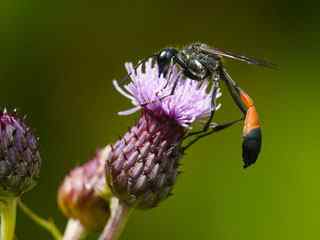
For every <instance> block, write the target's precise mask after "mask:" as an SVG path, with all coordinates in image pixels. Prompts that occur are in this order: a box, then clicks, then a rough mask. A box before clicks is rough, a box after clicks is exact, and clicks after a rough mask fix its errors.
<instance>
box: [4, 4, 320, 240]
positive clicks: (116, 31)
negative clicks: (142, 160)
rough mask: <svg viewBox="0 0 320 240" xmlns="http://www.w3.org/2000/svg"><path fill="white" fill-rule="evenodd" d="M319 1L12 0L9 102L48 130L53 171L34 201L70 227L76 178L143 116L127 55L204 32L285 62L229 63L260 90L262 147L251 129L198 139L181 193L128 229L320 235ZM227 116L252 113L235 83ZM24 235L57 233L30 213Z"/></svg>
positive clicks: (46, 158)
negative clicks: (77, 169) (60, 203)
mask: <svg viewBox="0 0 320 240" xmlns="http://www.w3.org/2000/svg"><path fill="white" fill-rule="evenodd" d="M319 7H320V4H319V1H304V2H301V1H276V0H270V1H263V0H256V1H253V0H251V1H229V0H225V1H213V0H207V1H182V0H180V1H169V0H164V1H147V0H145V1H106V0H104V1H102V0H91V1H82V0H80V1H59V0H58V1H40V0H29V1H21V0H2V1H1V3H0V15H1V21H0V82H1V84H0V87H1V94H0V105H1V106H7V107H8V108H10V109H13V108H15V107H17V108H18V109H20V111H21V112H22V113H26V114H28V116H29V118H28V121H29V123H30V124H31V125H32V126H33V127H34V128H35V129H36V133H37V134H38V135H39V136H40V137H41V153H42V157H43V166H42V172H41V173H42V174H41V181H40V182H39V184H38V186H37V187H36V188H35V189H34V190H32V191H31V192H29V193H27V194H26V195H25V197H24V201H25V202H26V203H27V204H28V205H29V206H31V207H32V208H33V209H34V210H36V211H37V212H38V213H40V214H41V215H43V216H47V217H52V218H54V219H55V221H56V222H57V223H58V225H59V227H60V228H61V229H62V228H63V227H64V224H65V222H66V219H65V218H64V217H63V216H62V215H61V213H60V212H59V210H58V209H57V206H56V191H57V188H58V186H59V184H60V182H61V180H62V179H63V176H64V175H65V174H66V173H67V172H68V171H69V170H70V169H71V168H72V167H73V166H75V165H76V164H79V163H82V162H84V161H86V160H87V159H88V158H90V157H91V156H92V155H93V154H94V152H95V150H96V148H97V147H102V146H104V145H105V144H107V143H110V142H113V141H115V139H117V137H118V136H119V135H122V134H123V133H124V132H125V131H126V129H127V127H128V126H130V125H132V123H133V122H134V120H135V119H136V118H137V115H135V116H130V117H121V116H117V114H116V113H117V111H119V110H123V109H127V108H129V107H130V103H129V102H128V101H127V100H126V99H125V98H123V97H122V96H120V94H118V93H117V92H116V91H115V90H114V89H113V88H112V85H111V80H112V79H114V78H118V79H119V78H121V77H122V76H124V74H125V71H124V68H123V63H124V62H125V61H137V60H138V59H141V58H143V57H144V56H148V55H150V53H153V52H155V51H157V50H159V49H161V48H163V47H165V46H168V45H169V46H170V45H174V46H183V45H184V44H187V43H190V42H194V41H202V42H205V43H208V44H210V45H213V46H217V47H219V48H224V49H229V50H234V51H237V52H243V53H246V54H248V55H252V56H256V57H259V58H266V59H269V60H270V61H272V62H274V63H276V64H278V65H279V68H280V70H278V71H273V70H269V69H263V68H258V67H256V66H249V65H245V64H241V63H237V62H232V61H227V62H226V66H227V68H228V69H229V72H230V74H231V75H232V76H233V78H234V79H235V80H236V81H237V82H238V83H239V84H240V85H241V86H242V87H243V88H244V89H245V90H246V91H247V92H248V93H249V94H250V95H251V96H252V97H253V98H254V100H255V102H256V106H257V108H258V110H259V112H260V117H261V119H262V124H263V150H262V154H261V156H260V158H259V160H258V162H257V163H256V165H254V166H253V167H251V168H250V169H248V170H243V169H242V162H241V126H240V125H238V126H235V127H233V128H231V129H228V130H226V131H224V132H221V133H219V134H217V135H215V136H211V137H210V138H206V139H204V140H202V141H201V142H199V144H197V145H195V146H194V147H193V148H192V149H190V151H189V152H188V154H187V155H186V156H185V158H184V159H183V172H184V173H183V174H182V175H181V176H180V178H179V181H178V183H177V185H176V188H175V194H174V196H173V197H171V198H170V199H168V200H167V201H165V202H163V203H162V204H161V205H160V206H159V207H158V208H156V209H153V210H150V211H136V212H135V213H134V214H133V215H132V218H131V219H130V221H129V223H128V225H127V228H126V229H125V232H124V234H123V236H122V239H130V240H134V239H139V240H142V239H154V240H156V239H218V240H235V239H237V240H240V239H245V240H251V239H252V240H256V239H259V240H263V239H268V240H270V239H290V240H294V239H316V238H318V236H319V227H320V217H319V216H320V192H319V187H318V186H319V184H320V174H319V172H320V161H319V148H318V146H319V139H318V136H319V134H320V130H319V127H318V119H319V117H320V116H319V115H320V114H319V111H318V101H319V100H318V97H319V96H320V94H319V91H320V90H319V87H320V83H319V79H318V78H319V77H318V76H319V70H320V69H319V67H318V63H319V53H320V51H319V50H320V49H319V40H320V32H319V23H320V16H319V11H318V10H319ZM224 93H225V94H224V96H223V98H222V99H221V102H222V104H223V106H222V108H221V110H220V111H219V113H218V114H217V118H216V120H217V121H223V120H231V119H236V118H238V117H239V116H240V113H239V111H238V110H237V108H236V107H235V106H234V104H233V103H232V101H231V99H230V97H229V96H228V94H227V93H226V91H224ZM17 237H18V239H22V240H24V239H50V236H49V235H48V234H47V233H46V232H45V231H44V230H43V229H41V228H39V227H38V226H37V225H35V224H34V223H33V222H31V221H30V220H29V219H28V218H27V217H26V216H25V215H23V213H21V212H20V213H19V216H18V225H17Z"/></svg>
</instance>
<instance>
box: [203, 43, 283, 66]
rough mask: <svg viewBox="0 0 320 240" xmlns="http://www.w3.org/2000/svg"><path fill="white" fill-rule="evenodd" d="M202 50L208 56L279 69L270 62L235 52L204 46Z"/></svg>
mask: <svg viewBox="0 0 320 240" xmlns="http://www.w3.org/2000/svg"><path fill="white" fill-rule="evenodd" d="M200 50H201V51H203V52H205V53H208V54H214V55H218V56H221V57H226V58H230V59H234V60H238V61H241V62H245V63H248V64H254V65H259V66H262V67H267V68H273V69H277V66H276V65H275V64H273V63H271V62H268V61H266V60H262V59H256V58H253V57H247V56H244V55H241V54H237V53H233V52H230V51H226V50H221V49H217V48H210V47H207V46H204V45H202V46H200Z"/></svg>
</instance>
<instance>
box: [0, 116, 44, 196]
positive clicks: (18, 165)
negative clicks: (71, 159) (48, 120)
mask: <svg viewBox="0 0 320 240" xmlns="http://www.w3.org/2000/svg"><path fill="white" fill-rule="evenodd" d="M38 149H39V147H38V141H37V138H36V137H35V136H34V134H33V133H32V131H31V130H30V128H29V127H28V126H27V125H26V124H25V123H24V121H23V120H22V119H21V118H19V117H18V116H17V115H16V114H15V113H8V112H7V111H6V110H4V111H3V112H2V113H0V196H1V197H19V196H20V195H22V194H23V193H24V192H26V191H28V190H30V189H31V188H32V187H33V186H35V184H36V180H37V179H38V177H39V172H40V165H41V158H40V154H39V151H38Z"/></svg>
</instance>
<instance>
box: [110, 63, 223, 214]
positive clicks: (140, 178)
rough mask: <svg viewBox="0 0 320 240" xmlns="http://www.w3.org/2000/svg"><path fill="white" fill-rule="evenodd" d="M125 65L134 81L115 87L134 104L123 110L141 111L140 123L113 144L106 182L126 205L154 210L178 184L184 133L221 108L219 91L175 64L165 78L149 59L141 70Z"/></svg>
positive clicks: (130, 111)
mask: <svg viewBox="0 0 320 240" xmlns="http://www.w3.org/2000/svg"><path fill="white" fill-rule="evenodd" d="M126 67H127V71H128V72H129V73H130V77H131V79H132V82H130V83H129V84H128V85H126V86H125V87H124V88H121V87H120V86H119V85H118V84H117V82H116V81H114V86H115V87H116V89H117V90H118V91H119V92H120V93H121V94H122V95H124V96H125V97H127V98H129V99H130V100H131V101H132V103H133V104H134V105H135V107H134V108H133V109H130V110H127V111H123V112H120V113H119V114H120V115H128V114H131V113H133V112H135V111H137V110H139V109H141V108H142V111H141V117H140V119H139V120H138V122H137V124H136V125H135V126H133V127H132V128H130V129H129V131H128V132H127V133H126V134H125V135H124V136H123V137H122V138H121V139H120V140H119V141H117V142H116V143H115V144H114V145H113V146H112V151H111V154H110V156H109V158H108V160H107V164H106V176H107V182H108V184H109V186H110V188H111V190H112V192H113V194H114V195H116V196H117V197H118V198H119V199H120V200H121V201H123V202H125V203H126V204H127V205H128V206H130V207H135V208H142V209H143V208H152V207H155V206H157V205H158V203H159V202H161V201H162V200H164V199H166V198H167V197H168V196H169V195H170V193H171V191H172V189H173V187H174V184H175V182H176V177H177V175H178V173H179V170H178V168H179V162H180V158H181V156H182V155H183V152H182V148H181V143H182V140H183V137H184V135H185V134H186V132H187V131H188V130H189V129H190V128H191V126H190V125H191V124H192V123H193V122H195V121H197V120H199V119H202V118H206V117H208V116H209V115H210V113H211V112H212V111H215V110H217V108H218V106H216V105H215V101H212V100H215V99H216V98H217V97H219V96H220V93H219V91H215V92H213V87H211V88H210V86H209V83H208V81H207V80H204V81H203V82H201V83H200V82H198V81H194V80H191V79H188V78H185V77H182V76H183V74H182V73H181V72H180V70H178V68H177V67H176V66H175V65H172V66H170V68H169V69H168V71H169V73H168V74H166V76H164V75H160V76H159V70H158V66H157V64H155V65H152V62H151V60H150V61H147V62H146V64H145V66H144V68H143V67H142V65H140V67H138V69H137V70H135V69H134V67H133V65H132V64H127V65H126ZM142 69H144V70H142ZM208 88H210V89H208ZM173 89H174V91H173Z"/></svg>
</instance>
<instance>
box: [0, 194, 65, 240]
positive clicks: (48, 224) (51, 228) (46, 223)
mask: <svg viewBox="0 0 320 240" xmlns="http://www.w3.org/2000/svg"><path fill="white" fill-rule="evenodd" d="M18 204H19V207H20V208H21V210H22V211H23V212H24V213H25V214H26V215H27V216H28V217H30V218H31V219H32V220H33V221H34V222H36V223H37V224H38V225H40V226H41V227H43V228H45V229H46V230H47V231H48V232H50V233H51V235H52V237H53V239H55V240H61V239H62V235H61V233H60V231H59V229H58V228H57V226H56V225H55V224H54V223H53V222H52V221H50V220H45V219H43V218H41V217H39V216H38V215H37V214H36V213H34V212H33V211H32V210H31V209H30V208H28V207H27V206H26V205H25V204H24V203H22V201H21V200H20V201H19V202H18ZM0 239H1V238H0Z"/></svg>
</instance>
